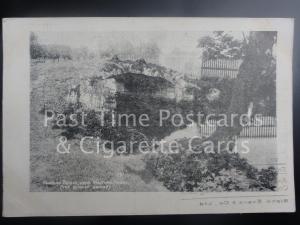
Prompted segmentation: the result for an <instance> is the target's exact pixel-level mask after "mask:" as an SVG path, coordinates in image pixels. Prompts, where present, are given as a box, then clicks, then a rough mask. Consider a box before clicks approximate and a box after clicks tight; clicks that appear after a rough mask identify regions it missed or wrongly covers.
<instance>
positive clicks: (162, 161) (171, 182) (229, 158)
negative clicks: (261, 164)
mask: <svg viewBox="0 0 300 225" xmlns="http://www.w3.org/2000/svg"><path fill="white" fill-rule="evenodd" d="M185 142H186V140H181V143H182V144H183V145H182V147H181V148H180V151H179V153H172V154H165V153H161V152H158V153H151V154H149V155H148V156H147V157H146V158H145V162H146V164H147V168H148V169H149V170H151V171H152V173H153V174H154V176H155V177H157V179H158V180H159V181H161V182H163V184H164V186H165V187H166V188H167V189H169V190H170V191H210V192H212V191H272V190H274V189H275V187H276V181H277V172H276V171H275V169H274V168H272V167H270V168H268V169H262V170H261V171H258V170H257V169H256V168H254V167H253V166H251V165H250V164H249V163H248V162H247V161H246V160H245V159H242V158H241V157H240V156H239V155H238V154H230V153H228V152H221V153H220V154H211V153H210V154H207V153H201V154H200V153H199V154H195V153H193V154H191V153H188V152H187V151H186V149H187V148H186V147H184V145H185Z"/></svg>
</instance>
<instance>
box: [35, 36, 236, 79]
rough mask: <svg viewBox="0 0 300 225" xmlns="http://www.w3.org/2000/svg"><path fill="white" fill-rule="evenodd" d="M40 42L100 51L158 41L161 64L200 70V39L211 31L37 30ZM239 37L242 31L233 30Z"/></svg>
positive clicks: (182, 68) (187, 69)
mask: <svg viewBox="0 0 300 225" xmlns="http://www.w3.org/2000/svg"><path fill="white" fill-rule="evenodd" d="M35 33H36V34H37V36H38V41H39V42H40V43H41V44H59V45H68V46H70V47H72V48H80V47H88V48H89V50H90V51H94V52H101V51H102V50H104V49H106V48H107V47H108V46H123V45H122V44H124V43H126V42H130V43H131V44H132V45H133V46H139V45H140V44H143V43H144V44H145V43H150V42H151V43H153V42H154V43H156V44H157V46H158V47H159V49H160V52H161V54H160V64H162V65H164V66H167V67H170V68H172V69H176V70H179V71H182V70H184V71H182V72H188V73H197V72H199V70H200V67H201V56H202V51H201V49H200V48H198V47H197V45H198V40H199V39H200V38H201V37H203V36H206V35H211V34H212V33H211V32H203V31H188V32H186V31H142V32H141V31H139V32H134V31H111V32H107V31H106V32H35ZM232 35H233V36H235V37H236V38H240V36H241V32H233V33H232ZM174 53H175V54H174Z"/></svg>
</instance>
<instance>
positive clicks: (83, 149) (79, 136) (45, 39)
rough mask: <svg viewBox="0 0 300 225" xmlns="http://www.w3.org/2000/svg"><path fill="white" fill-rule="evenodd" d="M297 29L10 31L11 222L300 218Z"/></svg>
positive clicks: (107, 21) (68, 26) (198, 25)
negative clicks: (299, 209) (299, 201)
mask: <svg viewBox="0 0 300 225" xmlns="http://www.w3.org/2000/svg"><path fill="white" fill-rule="evenodd" d="M292 50H293V19H280V18H278V19H259V18H59V19H58V18H43V19H41V18H35V19H31V18H24V19H14V18H12V19H4V20H3V60H4V65H3V71H4V73H3V189H4V194H3V215H4V216H71V215H143V214H201V213H253V212H294V211H295V198H294V177H293V132H292V122H293V121H292Z"/></svg>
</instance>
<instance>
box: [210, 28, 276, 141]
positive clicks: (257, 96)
mask: <svg viewBox="0 0 300 225" xmlns="http://www.w3.org/2000/svg"><path fill="white" fill-rule="evenodd" d="M276 35H277V33H276V32H271V31H257V32H255V31H253V32H250V34H249V40H248V42H247V43H246V44H245V45H244V46H243V49H244V60H243V62H242V64H241V66H240V68H239V73H238V75H237V78H236V79H235V81H234V84H233V89H232V97H231V101H230V104H229V107H228V110H227V120H228V121H227V122H228V124H231V121H230V120H231V115H233V114H236V115H238V116H237V117H235V119H233V123H232V124H231V125H232V126H226V127H225V126H224V127H218V128H217V130H216V131H215V132H214V133H213V134H212V135H211V136H210V137H209V138H208V139H210V140H212V141H214V142H216V141H220V140H222V139H225V140H228V139H230V138H231V137H233V136H235V135H238V134H239V133H240V131H241V130H242V126H241V124H240V121H239V116H240V115H242V114H245V113H247V110H248V106H249V104H250V103H253V104H254V108H255V107H257V105H258V104H259V102H260V100H263V99H266V98H268V97H269V98H273V99H274V100H273V104H275V103H276V99H275V96H276V95H275V82H276V81H275V79H276V73H275V71H276V69H275V66H276V64H275V62H276V61H275V58H274V54H273V53H274V52H273V46H274V44H275V43H276ZM267 86H269V90H267V91H266V89H265V88H266V87H267ZM274 102H275V103H274ZM273 111H275V106H274V109H273Z"/></svg>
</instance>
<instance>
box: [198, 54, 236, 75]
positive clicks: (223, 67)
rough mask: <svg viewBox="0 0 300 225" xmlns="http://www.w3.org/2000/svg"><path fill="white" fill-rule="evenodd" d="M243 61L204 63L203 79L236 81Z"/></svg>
mask: <svg viewBox="0 0 300 225" xmlns="http://www.w3.org/2000/svg"><path fill="white" fill-rule="evenodd" d="M241 63H242V60H232V59H213V60H207V61H204V62H202V66H201V76H202V77H218V78H227V79H234V78H236V77H237V74H238V72H239V68H240V65H241Z"/></svg>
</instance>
